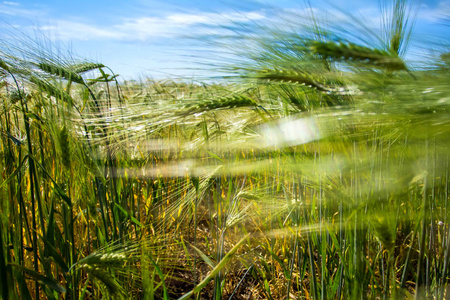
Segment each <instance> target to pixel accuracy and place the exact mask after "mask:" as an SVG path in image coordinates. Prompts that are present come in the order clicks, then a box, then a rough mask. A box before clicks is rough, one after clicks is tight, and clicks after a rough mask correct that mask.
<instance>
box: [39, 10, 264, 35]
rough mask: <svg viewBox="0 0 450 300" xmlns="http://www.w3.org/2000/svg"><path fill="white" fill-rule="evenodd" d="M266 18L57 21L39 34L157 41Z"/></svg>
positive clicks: (211, 15)
mask: <svg viewBox="0 0 450 300" xmlns="http://www.w3.org/2000/svg"><path fill="white" fill-rule="evenodd" d="M264 18H265V16H264V14H262V13H261V12H257V11H252V12H245V13H239V12H233V13H228V14H218V13H200V14H188V13H184V14H172V15H168V16H165V17H141V18H135V19H125V20H124V21H123V22H122V23H118V24H115V25H112V26H109V27H102V26H98V25H92V24H85V23H81V22H78V21H77V22H75V21H67V20H56V21H55V22H54V23H55V24H56V25H54V26H41V27H39V29H40V30H43V31H49V32H50V33H52V34H54V35H55V36H56V37H57V38H59V39H63V40H90V39H115V40H147V39H149V38H154V37H175V36H178V35H182V34H185V33H186V32H187V31H188V30H189V29H191V28H193V27H195V26H211V27H214V26H219V25H226V24H231V23H233V22H248V21H251V20H261V19H264Z"/></svg>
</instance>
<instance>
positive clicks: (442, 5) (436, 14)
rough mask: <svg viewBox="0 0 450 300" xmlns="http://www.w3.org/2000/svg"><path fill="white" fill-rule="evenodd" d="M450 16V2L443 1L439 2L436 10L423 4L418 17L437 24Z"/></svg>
mask: <svg viewBox="0 0 450 300" xmlns="http://www.w3.org/2000/svg"><path fill="white" fill-rule="evenodd" d="M449 15H450V1H446V0H443V1H441V2H439V4H438V5H437V7H436V8H430V7H429V6H428V5H426V4H422V6H421V9H420V10H419V14H418V17H419V19H423V20H425V21H429V22H437V21H439V20H441V19H442V18H443V17H445V16H447V17H448V16H449Z"/></svg>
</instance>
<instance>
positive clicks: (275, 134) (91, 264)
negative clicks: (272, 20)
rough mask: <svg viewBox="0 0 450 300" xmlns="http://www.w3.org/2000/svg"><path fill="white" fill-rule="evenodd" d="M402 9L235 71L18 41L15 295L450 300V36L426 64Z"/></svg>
mask: <svg viewBox="0 0 450 300" xmlns="http://www.w3.org/2000/svg"><path fill="white" fill-rule="evenodd" d="M390 5H392V7H391V9H390V10H386V15H385V20H384V22H385V23H384V24H385V27H384V28H385V30H384V31H383V32H379V33H370V34H372V36H371V37H372V38H373V39H372V40H374V39H375V38H376V39H377V40H378V41H379V43H378V44H376V43H375V44H371V43H369V42H368V41H369V40H370V39H365V37H367V35H366V36H364V38H362V37H363V36H361V38H360V39H357V38H356V39H355V36H357V35H356V34H355V35H350V34H349V31H348V30H347V29H346V30H338V29H336V28H331V29H326V28H322V27H320V22H319V21H320V20H317V19H315V18H311V19H309V20H308V21H309V23H308V24H307V25H308V26H305V27H303V30H298V31H296V32H288V31H283V30H281V29H279V28H278V29H275V30H274V29H273V28H268V29H267V30H266V31H264V32H265V33H260V36H259V38H258V39H256V40H255V39H254V36H252V38H253V42H252V43H251V46H250V45H249V47H248V48H245V49H244V50H243V51H244V52H245V53H246V55H245V56H242V55H241V54H242V53H240V52H239V51H241V50H242V44H240V45H238V46H236V48H239V49H234V48H233V47H232V46H231V45H228V46H229V48H230V50H233V49H234V50H236V52H234V53H236V56H235V57H236V59H235V60H231V59H230V60H229V61H227V62H226V64H223V63H221V64H219V63H216V62H214V61H211V60H210V61H208V64H210V66H213V67H215V68H219V69H220V70H221V71H222V72H225V74H229V75H227V76H223V77H222V78H221V79H220V81H217V80H216V81H212V80H210V81H203V82H201V81H194V80H192V81H189V80H175V79H174V80H150V79H148V80H140V81H124V80H121V79H120V76H118V75H116V74H115V73H114V72H113V70H111V69H110V68H108V67H107V66H105V65H103V64H102V63H98V62H92V61H90V60H80V59H73V58H70V57H69V58H67V57H63V56H62V55H55V54H54V52H51V51H46V49H42V48H40V47H38V46H36V44H35V43H34V42H33V41H31V40H30V41H28V44H27V45H26V47H25V46H23V45H22V44H21V46H20V47H19V46H16V47H15V46H14V45H13V44H8V43H7V42H6V41H1V43H0V99H1V107H0V126H1V127H0V130H1V136H0V145H1V147H0V167H1V168H0V170H1V172H0V197H1V199H2V200H1V202H0V203H1V204H0V205H1V209H0V217H1V219H0V229H1V230H0V232H1V234H0V287H1V298H2V299H5V300H6V299H41V298H42V299H130V298H134V299H381V298H383V299H413V298H414V299H450V271H449V263H450V256H449V255H450V250H449V249H450V247H449V242H450V230H449V222H450V213H449V211H448V209H449V210H450V207H449V206H448V204H449V203H448V201H449V183H450V178H449V170H450V168H449V150H450V147H449V146H450V145H449V144H450V114H449V113H450V85H449V83H450V72H449V71H450V55H449V52H448V44H447V45H442V46H441V47H440V48H439V49H434V52H433V55H429V54H425V53H423V55H422V56H420V57H418V56H416V57H415V58H414V61H409V60H408V59H407V56H406V54H407V53H408V39H409V38H411V36H412V35H413V26H412V25H411V23H412V22H411V18H412V17H413V16H411V15H408V13H407V12H408V7H409V6H408V5H409V4H408V3H407V2H406V1H402V0H397V1H392V4H390ZM353 26H354V28H359V29H360V30H363V29H364V28H363V27H362V25H361V24H356V23H355V24H353ZM444 26H445V25H444ZM352 30H355V29H352ZM350 33H352V32H350ZM366 33H367V32H366ZM367 34H369V33H367ZM17 45H18V44H17ZM226 72H228V73H226Z"/></svg>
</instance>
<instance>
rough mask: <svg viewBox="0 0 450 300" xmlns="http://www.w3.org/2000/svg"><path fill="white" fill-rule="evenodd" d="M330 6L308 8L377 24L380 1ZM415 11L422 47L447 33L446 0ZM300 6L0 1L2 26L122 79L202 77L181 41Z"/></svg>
mask: <svg viewBox="0 0 450 300" xmlns="http://www.w3.org/2000/svg"><path fill="white" fill-rule="evenodd" d="M331 3H332V4H330V2H325V1H322V0H320V1H317V0H316V1H311V7H312V8H313V10H314V11H315V12H316V13H318V14H324V12H327V13H329V14H330V15H332V14H333V15H334V16H335V17H333V18H334V20H335V21H338V20H339V18H342V19H345V18H347V12H351V13H352V14H353V15H356V16H359V17H362V20H364V22H365V23H367V24H368V25H370V24H373V25H374V26H375V25H376V24H378V23H379V16H380V13H379V2H378V1H354V0H334V1H331ZM413 3H414V4H416V3H415V2H414V1H413ZM416 7H419V10H418V17H417V21H416V33H417V35H416V36H417V39H418V41H419V44H420V43H422V45H423V46H424V47H425V45H427V44H428V41H431V40H432V38H434V36H438V35H441V36H443V35H448V33H450V30H449V29H450V27H449V24H448V22H447V26H442V24H439V23H442V18H443V17H445V16H447V18H448V16H449V15H450V0H434V1H426V0H423V1H421V2H420V3H419V1H417V6H416ZM305 8H306V6H305V1H302V0H300V1H293V0H278V1H262V0H247V1H245V0H241V1H235V0H226V1H215V0H209V1H206V0H165V1H161V0H150V1H143V0H128V1H104V0H97V1H95V0H94V1H92V0H91V1H85V0H78V1H66V0H59V1H53V0H52V1H45V0H44V1H31V0H11V1H1V0H0V28H3V32H5V31H9V32H11V30H12V31H14V30H16V29H17V30H18V31H19V32H23V33H25V34H27V35H31V36H34V35H36V33H37V32H38V35H41V36H42V35H44V36H46V37H48V38H49V39H51V40H52V41H53V42H55V43H56V44H58V45H61V47H68V48H70V49H71V50H72V51H73V52H74V53H76V54H78V55H79V56H81V57H85V58H88V59H92V60H95V61H99V62H102V63H104V64H105V65H108V66H109V67H111V68H112V69H113V70H114V71H115V72H116V73H119V74H120V75H122V76H123V77H124V78H125V79H131V78H135V79H137V78H138V77H139V76H140V77H144V76H149V77H153V78H163V77H171V76H187V77H189V76H191V75H199V72H201V71H198V70H195V65H194V64H193V62H192V61H191V59H190V58H189V57H190V56H192V55H198V52H197V51H196V50H199V49H201V47H200V46H198V45H199V41H196V40H195V39H188V38H182V37H186V36H192V37H195V36H200V35H208V34H222V33H223V28H222V27H220V26H227V25H231V24H235V23H240V24H244V25H245V24H254V23H258V24H264V25H270V24H271V23H277V22H278V21H279V19H280V16H281V15H282V14H280V11H282V12H286V14H288V13H291V12H294V13H296V14H299V15H301V14H304V12H305ZM336 16H337V17H336ZM447 20H448V19H447ZM12 28H14V29H12ZM221 30H222V31H221ZM446 31H448V32H446ZM216 50H218V49H216ZM194 52H195V53H194Z"/></svg>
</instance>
